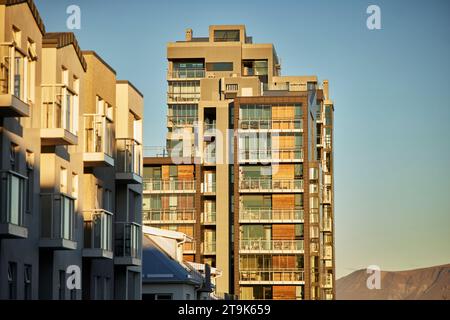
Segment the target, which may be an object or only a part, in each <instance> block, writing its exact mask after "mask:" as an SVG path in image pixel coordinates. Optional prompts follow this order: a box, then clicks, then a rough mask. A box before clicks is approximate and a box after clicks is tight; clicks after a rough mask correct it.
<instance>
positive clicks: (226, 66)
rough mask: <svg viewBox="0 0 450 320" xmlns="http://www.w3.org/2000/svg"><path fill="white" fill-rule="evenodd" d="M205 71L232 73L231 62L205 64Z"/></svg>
mask: <svg viewBox="0 0 450 320" xmlns="http://www.w3.org/2000/svg"><path fill="white" fill-rule="evenodd" d="M206 71H233V62H211V63H207V64H206Z"/></svg>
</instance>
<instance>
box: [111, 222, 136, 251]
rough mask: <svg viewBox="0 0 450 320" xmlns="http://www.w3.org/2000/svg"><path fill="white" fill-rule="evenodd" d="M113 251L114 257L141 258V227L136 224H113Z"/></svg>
mask: <svg viewBox="0 0 450 320" xmlns="http://www.w3.org/2000/svg"><path fill="white" fill-rule="evenodd" d="M115 227H116V228H115V250H114V255H115V256H116V257H129V258H135V259H140V258H141V237H142V231H141V226H140V225H139V224H137V223H130V222H116V223H115Z"/></svg>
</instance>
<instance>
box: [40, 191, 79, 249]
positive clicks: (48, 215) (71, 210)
mask: <svg viewBox="0 0 450 320" xmlns="http://www.w3.org/2000/svg"><path fill="white" fill-rule="evenodd" d="M74 229H75V199H74V198H73V197H70V196H68V195H65V194H54V193H46V194H41V238H44V239H51V240H53V239H65V240H71V241H73V240H74Z"/></svg>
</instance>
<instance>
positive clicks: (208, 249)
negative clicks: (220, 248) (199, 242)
mask: <svg viewBox="0 0 450 320" xmlns="http://www.w3.org/2000/svg"><path fill="white" fill-rule="evenodd" d="M215 253H216V242H215V241H207V242H203V254H215Z"/></svg>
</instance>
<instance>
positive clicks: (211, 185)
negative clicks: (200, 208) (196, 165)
mask: <svg viewBox="0 0 450 320" xmlns="http://www.w3.org/2000/svg"><path fill="white" fill-rule="evenodd" d="M202 192H203V193H214V192H216V183H215V182H202Z"/></svg>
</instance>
